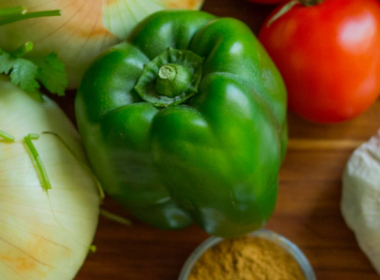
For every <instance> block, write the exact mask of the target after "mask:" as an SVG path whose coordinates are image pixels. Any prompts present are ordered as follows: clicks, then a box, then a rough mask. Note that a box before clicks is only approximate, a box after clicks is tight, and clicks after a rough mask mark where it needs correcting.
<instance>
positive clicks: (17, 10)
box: [0, 6, 28, 18]
mask: <svg viewBox="0 0 380 280" xmlns="http://www.w3.org/2000/svg"><path fill="white" fill-rule="evenodd" d="M27 11H28V9H27V8H26V7H22V6H19V7H13V8H5V9H0V18H3V17H13V16H20V15H25V14H26V12H27Z"/></svg>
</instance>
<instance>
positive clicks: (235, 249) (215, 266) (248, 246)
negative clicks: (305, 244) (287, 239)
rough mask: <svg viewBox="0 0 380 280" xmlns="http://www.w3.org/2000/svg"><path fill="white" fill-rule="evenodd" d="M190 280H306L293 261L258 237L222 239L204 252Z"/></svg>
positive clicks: (270, 243)
mask: <svg viewBox="0 0 380 280" xmlns="http://www.w3.org/2000/svg"><path fill="white" fill-rule="evenodd" d="M189 280H305V276H304V274H303V273H302V270H301V268H300V266H299V265H298V263H297V262H296V260H295V259H294V258H293V257H292V256H291V255H290V254H289V253H288V252H286V251H285V250H284V249H283V248H281V247H280V246H278V245H277V244H275V243H273V242H271V241H269V240H266V239H264V238H261V237H250V236H246V237H240V238H236V239H227V240H224V241H222V242H220V243H218V244H216V245H215V246H213V247H211V248H210V249H209V250H207V251H206V252H205V253H204V254H203V255H202V256H201V258H200V259H199V260H198V262H197V263H196V264H195V265H194V268H193V269H192V271H191V274H190V277H189Z"/></svg>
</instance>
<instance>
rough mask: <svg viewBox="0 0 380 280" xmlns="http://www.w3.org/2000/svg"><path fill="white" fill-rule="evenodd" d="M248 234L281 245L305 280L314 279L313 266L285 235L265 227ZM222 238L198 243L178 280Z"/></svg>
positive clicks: (188, 274)
mask: <svg viewBox="0 0 380 280" xmlns="http://www.w3.org/2000/svg"><path fill="white" fill-rule="evenodd" d="M248 235H249V236H257V237H261V238H265V239H267V240H270V241H272V242H273V243H275V244H277V245H279V246H281V247H282V248H284V249H285V251H287V252H288V253H289V254H290V255H292V256H293V257H294V259H295V260H296V261H297V263H298V264H299V266H300V267H301V269H302V271H303V273H304V275H305V279H306V280H316V279H317V278H316V277H315V274H314V271H313V268H312V267H311V265H310V263H309V261H308V260H307V258H306V257H305V255H304V254H303V253H302V251H301V250H300V249H299V248H298V247H297V246H296V245H295V244H294V243H292V242H291V241H289V240H288V239H286V238H285V237H283V236H281V235H279V234H277V233H275V232H273V231H270V230H266V229H260V230H257V231H255V232H252V233H250V234H248ZM223 240H224V239H223V238H219V237H210V238H208V239H206V240H205V241H204V242H203V243H202V244H200V245H199V246H198V247H197V248H196V249H195V251H194V252H193V253H192V254H191V255H190V257H189V258H188V259H187V261H186V262H185V264H184V265H183V268H182V270H181V273H180V275H179V278H178V280H188V278H189V276H190V273H191V270H192V269H193V266H194V264H195V263H196V262H197V261H198V259H199V258H200V257H201V256H202V255H203V254H204V253H205V252H206V251H207V250H208V249H209V248H211V247H212V246H214V245H215V244H217V243H219V242H221V241H223Z"/></svg>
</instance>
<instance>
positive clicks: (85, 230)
mask: <svg viewBox="0 0 380 280" xmlns="http://www.w3.org/2000/svg"><path fill="white" fill-rule="evenodd" d="M0 130H1V131H5V132H7V133H9V134H11V135H13V136H14V137H15V138H16V140H15V142H7V141H6V140H4V139H1V138H0V212H1V215H0V278H1V279H7V280H10V279H12V280H18V279H20V280H21V279H23V280H25V279H27V280H71V279H73V278H74V277H75V275H76V273H77V272H78V270H79V268H80V267H81V266H82V264H83V262H84V260H85V258H86V256H87V254H88V252H89V249H90V246H91V244H92V240H93V238H94V234H95V231H96V227H97V223H98V215H99V194H98V190H97V187H96V180H95V179H94V177H93V176H92V174H91V173H90V172H89V169H88V168H86V167H85V165H84V164H83V163H84V162H85V156H84V151H83V149H82V147H81V144H80V139H79V137H78V134H77V132H76V130H75V128H74V127H73V125H72V124H71V122H70V121H69V120H68V118H67V117H66V116H65V115H64V113H63V112H62V111H61V110H60V109H59V107H58V106H57V105H56V104H55V103H54V102H53V101H51V100H49V99H47V98H45V102H44V103H40V102H38V101H35V100H34V99H32V98H30V97H29V96H28V95H27V94H26V93H25V92H23V91H21V90H20V89H19V88H17V87H16V86H14V85H12V84H11V83H10V82H9V80H8V78H7V77H5V76H0ZM44 131H50V132H53V133H56V134H57V135H59V136H60V138H61V139H62V140H60V138H59V137H56V136H54V135H52V134H42V133H43V132H44ZM29 133H37V134H39V135H40V138H39V139H38V140H33V144H34V146H35V147H36V149H37V151H38V153H39V154H40V157H41V159H42V162H43V163H44V165H45V167H46V171H47V174H48V176H49V179H50V182H51V186H52V188H51V189H50V190H48V191H46V190H45V189H44V187H43V185H42V183H41V182H42V180H41V176H40V173H39V172H38V169H37V168H36V166H34V163H33V157H32V156H31V154H30V151H29V149H28V147H27V145H26V144H25V142H24V141H23V137H24V136H27V135H28V134H29ZM65 145H67V146H68V147H70V149H68V148H67V147H66V146H65ZM78 159H80V161H81V162H80V161H78Z"/></svg>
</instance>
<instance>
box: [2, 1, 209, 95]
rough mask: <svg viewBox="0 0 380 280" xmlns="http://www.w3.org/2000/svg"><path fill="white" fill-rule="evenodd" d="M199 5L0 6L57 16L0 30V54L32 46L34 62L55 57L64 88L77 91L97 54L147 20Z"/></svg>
mask: <svg viewBox="0 0 380 280" xmlns="http://www.w3.org/2000/svg"><path fill="white" fill-rule="evenodd" d="M202 2H203V0H102V1H100V0H90V1H88V0H33V1H32V0H12V1H9V0H0V8H9V7H15V6H25V7H27V8H28V10H29V11H30V12H34V11H44V10H56V9H60V10H61V11H62V16H60V17H49V18H38V19H31V20H25V21H21V22H17V23H12V24H8V25H6V26H3V27H1V28H0V48H2V49H4V50H5V51H12V50H15V49H17V48H18V47H19V46H21V45H22V44H23V43H25V42H27V41H32V42H33V43H34V51H33V52H32V53H31V54H30V55H31V56H33V57H37V56H46V55H48V54H49V53H51V52H56V53H58V56H59V58H60V59H61V60H62V61H63V62H64V63H65V65H66V71H67V73H68V78H69V87H70V88H76V87H77V86H78V85H79V83H80V80H81V78H82V76H83V74H84V72H85V70H86V69H87V67H88V66H89V64H90V63H91V61H92V60H93V59H94V58H95V56H97V55H98V54H99V53H100V52H102V51H103V50H105V49H107V48H108V47H110V46H111V45H114V44H116V43H118V42H120V41H121V40H123V39H125V38H126V37H127V36H128V34H129V33H130V31H131V30H132V28H133V27H134V26H135V25H136V24H137V23H138V22H139V21H141V20H142V19H144V18H145V17H146V16H148V15H149V14H151V13H154V12H156V11H159V10H163V9H167V8H183V9H198V8H199V7H200V6H201V4H202Z"/></svg>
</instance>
